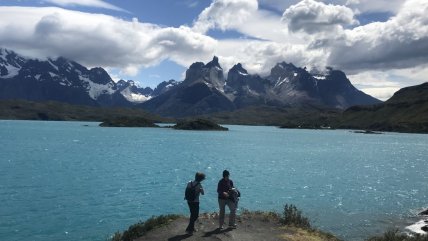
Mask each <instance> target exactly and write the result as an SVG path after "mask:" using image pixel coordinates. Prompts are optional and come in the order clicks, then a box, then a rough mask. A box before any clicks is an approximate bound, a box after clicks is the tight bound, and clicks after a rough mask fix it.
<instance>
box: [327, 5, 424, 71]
mask: <svg viewBox="0 0 428 241" xmlns="http://www.w3.org/2000/svg"><path fill="white" fill-rule="evenodd" d="M427 12H428V1H426V0H425V1H419V0H408V1H406V3H405V4H404V5H403V6H402V8H401V9H400V11H399V12H398V13H397V15H396V16H394V17H392V18H391V19H390V20H388V21H387V22H375V23H370V24H367V25H364V26H359V27H356V28H354V29H350V30H346V31H345V32H344V33H343V35H342V36H340V37H339V38H336V39H334V40H332V41H331V42H328V45H329V46H328V51H329V52H330V57H329V61H328V63H329V64H331V65H333V66H337V67H338V68H343V69H345V70H353V71H360V70H364V69H396V68H408V67H413V66H418V65H421V64H425V63H427V61H428V15H427V14H426V13H427Z"/></svg>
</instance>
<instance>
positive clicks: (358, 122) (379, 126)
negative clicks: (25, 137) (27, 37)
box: [0, 100, 428, 134]
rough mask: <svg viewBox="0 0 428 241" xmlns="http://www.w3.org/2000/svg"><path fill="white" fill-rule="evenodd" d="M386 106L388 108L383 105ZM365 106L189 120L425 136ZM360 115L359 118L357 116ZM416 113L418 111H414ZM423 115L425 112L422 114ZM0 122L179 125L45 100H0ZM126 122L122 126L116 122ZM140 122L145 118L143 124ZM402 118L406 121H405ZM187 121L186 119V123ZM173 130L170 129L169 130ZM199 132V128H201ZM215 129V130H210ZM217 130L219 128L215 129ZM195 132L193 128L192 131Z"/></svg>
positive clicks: (412, 123) (423, 128)
mask: <svg viewBox="0 0 428 241" xmlns="http://www.w3.org/2000/svg"><path fill="white" fill-rule="evenodd" d="M386 106H387V107H388V106H389V105H386ZM368 110H369V109H368V107H352V108H350V109H348V110H346V111H344V112H339V111H337V110H306V109H296V108H279V107H278V108H276V107H275V108H274V107H266V106H259V107H252V108H247V109H242V110H238V111H235V112H222V113H213V114H210V115H203V116H195V117H193V118H192V119H193V120H198V119H203V120H208V121H211V122H214V123H218V124H222V125H224V124H230V125H262V126H278V127H280V128H287V129H320V130H333V129H348V130H362V131H364V132H365V134H373V133H372V132H401V133H421V134H428V120H425V119H424V118H426V117H423V118H422V117H421V118H422V119H420V118H419V117H412V118H409V119H408V118H407V117H406V114H403V117H400V118H398V117H396V118H393V119H391V120H390V122H386V121H384V120H383V119H382V117H383V116H384V115H376V116H374V117H373V118H372V114H373V113H370V112H371V111H373V110H371V109H370V111H368ZM360 112H361V113H362V114H361V116H360V115H358V113H360ZM418 113H419V112H418ZM425 113H426V112H425ZM0 119H4V120H45V121H100V122H103V121H104V122H107V123H106V124H105V125H106V126H130V127H156V126H152V125H151V124H150V123H149V122H152V123H181V122H182V121H181V120H178V119H175V118H168V117H161V116H158V115H155V114H152V113H148V112H146V111H144V110H142V109H137V108H116V107H108V108H107V107H95V106H79V105H70V104H66V103H60V102H54V101H48V102H32V101H25V100H0ZM118 119H119V120H120V119H122V120H126V121H124V123H123V124H120V123H119V124H118V123H115V121H116V120H118ZM142 119H147V120H149V122H147V123H145V121H143V120H142ZM406 119H408V120H407V121H406ZM189 120H191V119H190V118H189V119H186V121H189ZM173 128H174V127H173ZM180 128H183V129H186V130H192V128H193V127H192V125H187V127H186V126H177V127H175V128H174V129H180ZM202 129H203V128H202ZM214 129H216V128H214ZM218 129H219V130H220V129H221V128H218ZM193 130H195V129H193Z"/></svg>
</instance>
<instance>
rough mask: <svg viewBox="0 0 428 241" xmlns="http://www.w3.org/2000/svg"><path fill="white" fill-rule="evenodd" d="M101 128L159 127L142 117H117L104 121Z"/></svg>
mask: <svg viewBox="0 0 428 241" xmlns="http://www.w3.org/2000/svg"><path fill="white" fill-rule="evenodd" d="M100 126H101V127H159V126H158V125H156V124H155V123H154V122H153V121H152V120H149V119H146V118H143V117H132V118H131V117H119V118H115V119H110V120H105V121H104V122H102V123H101V124H100Z"/></svg>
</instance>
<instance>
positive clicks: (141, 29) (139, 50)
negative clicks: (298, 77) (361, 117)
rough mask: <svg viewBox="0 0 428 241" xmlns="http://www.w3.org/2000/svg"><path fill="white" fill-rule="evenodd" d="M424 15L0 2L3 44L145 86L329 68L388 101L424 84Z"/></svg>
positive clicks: (264, 0) (209, 3) (310, 0)
mask: <svg viewBox="0 0 428 241" xmlns="http://www.w3.org/2000/svg"><path fill="white" fill-rule="evenodd" d="M426 12H428V0H406V1H403V0H322V1H321V0H319V1H317V0H287V1H285V0H199V1H198V0H182V1H175V0H144V1H137V0H121V1H118V0H104V1H103V0H79V1H78V0H38V1H30V0H20V1H18V0H0V23H1V24H0V46H1V47H6V48H10V49H13V50H15V51H17V52H18V53H21V54H26V55H29V56H33V57H40V58H43V57H56V56H64V57H66V58H70V59H73V60H75V61H77V62H80V63H82V64H84V65H86V66H89V67H94V66H102V67H104V68H106V69H107V71H108V72H109V73H110V74H111V76H112V77H113V78H114V79H120V78H123V79H133V80H135V81H137V82H139V83H140V85H142V86H150V87H155V86H156V85H157V84H158V83H159V82H161V81H165V80H169V79H176V80H182V79H183V74H184V72H185V70H186V68H187V67H188V66H189V65H190V64H191V63H193V62H196V61H202V62H207V61H209V60H210V59H211V58H212V57H213V55H217V56H219V58H220V64H221V65H222V66H223V68H224V70H225V71H227V69H228V68H230V67H232V66H233V65H234V64H236V63H238V62H241V63H242V64H243V66H244V67H245V68H246V69H247V70H248V71H249V72H250V73H258V74H261V75H267V74H268V73H269V71H270V68H271V67H273V65H274V64H275V63H277V62H282V61H286V62H292V63H294V64H296V65H297V66H302V67H303V66H307V67H309V68H311V67H316V68H318V69H323V68H325V67H326V66H333V67H334V68H337V69H341V70H344V71H345V72H346V73H347V75H348V77H349V78H350V80H351V82H352V83H353V84H354V85H355V86H356V87H357V88H360V89H361V90H363V91H365V92H366V93H369V94H371V95H374V96H375V97H378V98H381V99H387V98H388V97H390V96H391V95H392V94H393V93H394V92H395V91H396V90H398V89H399V88H401V87H404V86H409V85H414V84H419V83H422V82H424V81H426V79H425V76H426V75H427V74H428V67H427V60H428V57H427V56H428V29H427V26H425V25H426V24H424V23H426V21H428V17H426V16H425V15H426V14H425V13H426ZM226 73H227V72H226ZM226 73H225V74H226Z"/></svg>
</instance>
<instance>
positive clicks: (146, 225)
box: [111, 214, 180, 241]
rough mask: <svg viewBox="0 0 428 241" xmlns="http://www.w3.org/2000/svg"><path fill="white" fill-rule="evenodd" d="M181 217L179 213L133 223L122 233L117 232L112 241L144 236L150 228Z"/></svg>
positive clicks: (130, 239)
mask: <svg viewBox="0 0 428 241" xmlns="http://www.w3.org/2000/svg"><path fill="white" fill-rule="evenodd" d="M179 217H180V216H179V215H173V214H171V215H161V216H158V217H151V218H149V219H147V220H146V221H145V222H139V223H137V224H133V225H131V226H130V227H129V228H128V230H126V231H125V232H123V233H122V234H121V233H119V232H117V233H115V234H114V236H113V237H112V239H111V241H132V240H134V239H136V238H138V237H141V236H143V235H144V234H146V233H147V232H149V231H150V230H153V229H156V228H159V227H162V226H164V225H166V224H168V223H170V222H171V221H173V220H175V219H177V218H179Z"/></svg>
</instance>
